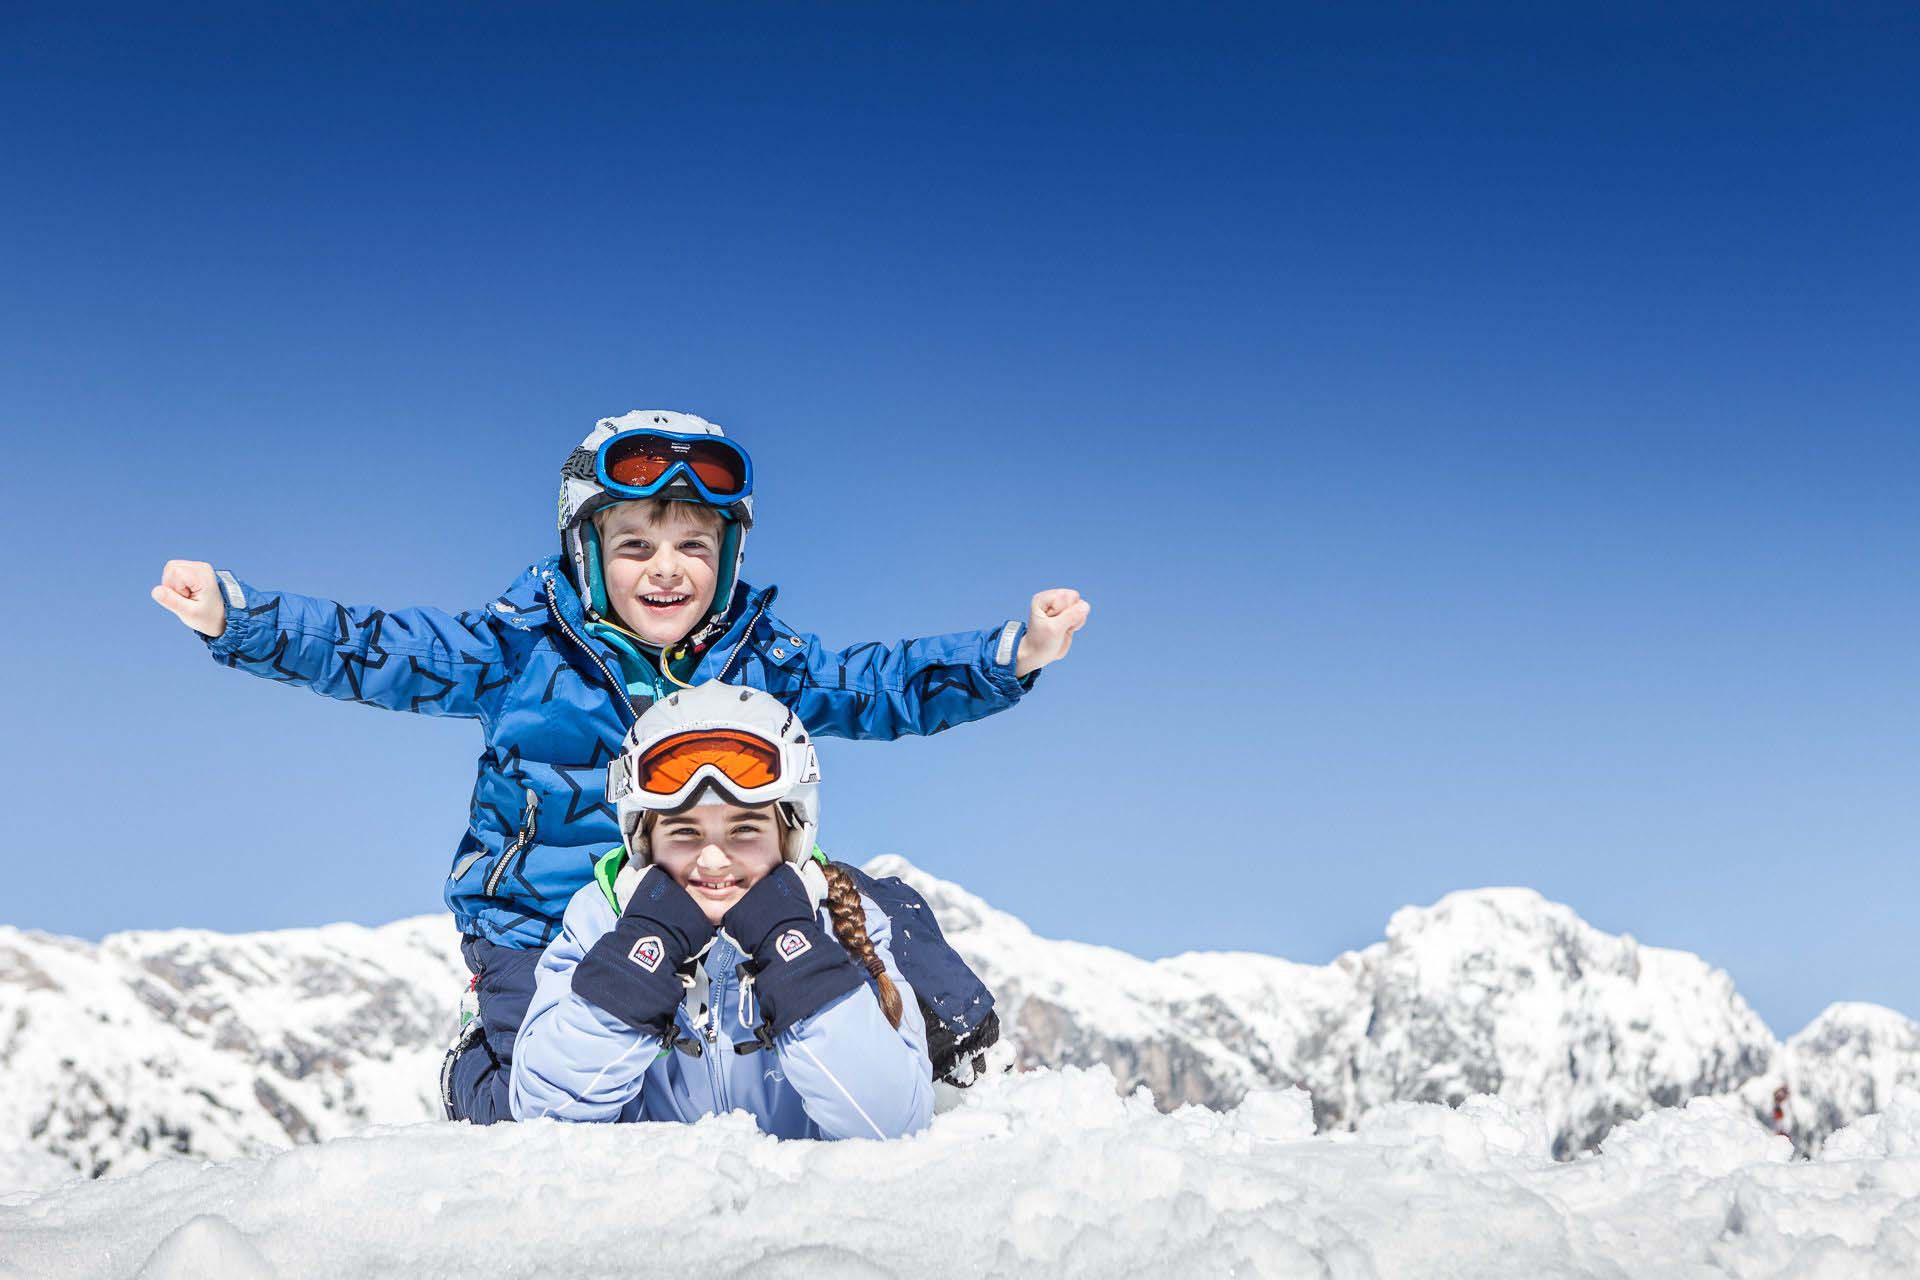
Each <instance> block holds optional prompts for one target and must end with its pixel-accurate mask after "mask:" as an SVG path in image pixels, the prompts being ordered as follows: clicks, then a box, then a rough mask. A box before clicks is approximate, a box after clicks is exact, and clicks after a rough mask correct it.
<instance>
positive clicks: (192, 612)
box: [153, 560, 227, 636]
mask: <svg viewBox="0 0 1920 1280" xmlns="http://www.w3.org/2000/svg"><path fill="white" fill-rule="evenodd" d="M153 598H154V601H155V602H156V603H158V604H159V606H160V607H161V608H163V609H165V610H167V611H168V612H170V613H172V614H173V616H174V617H176V618H178V619H180V621H182V622H184V623H186V624H187V625H188V626H190V627H192V628H193V629H194V630H195V631H198V632H199V633H200V634H201V635H203V636H217V635H219V634H220V633H221V632H222V631H225V630H226V629H227V602H226V600H224V599H223V598H222V597H221V595H220V583H219V582H218V580H216V579H215V578H214V576H213V566H212V565H210V564H208V563H207V562H206V561H204V560H169V561H167V567H166V568H164V569H162V570H161V571H160V585H159V586H157V587H155V588H154V589H153Z"/></svg>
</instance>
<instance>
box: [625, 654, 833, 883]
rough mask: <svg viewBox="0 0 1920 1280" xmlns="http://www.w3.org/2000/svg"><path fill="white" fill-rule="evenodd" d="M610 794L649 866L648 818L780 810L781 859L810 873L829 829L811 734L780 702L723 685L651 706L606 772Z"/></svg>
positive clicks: (633, 851) (635, 854)
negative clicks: (698, 811)
mask: <svg viewBox="0 0 1920 1280" xmlns="http://www.w3.org/2000/svg"><path fill="white" fill-rule="evenodd" d="M606 794H607V800H608V801H609V802H610V803H611V804H612V805H613V806H614V812H615V814H616V815H617V817H618V819H619V823H620V837H621V839H622V840H623V841H624V842H625V844H626V847H627V852H628V854H630V855H631V857H632V858H633V860H634V862H635V863H637V864H638V865H640V866H642V867H644V866H646V865H648V864H650V863H651V862H652V861H653V853H652V850H651V849H649V848H648V846H647V841H646V840H645V839H644V838H643V837H642V836H641V832H640V826H641V823H642V821H643V820H644V819H645V817H646V815H647V814H649V813H671V812H675V811H677V810H680V809H685V808H689V807H691V806H693V805H697V804H724V803H732V804H739V805H743V806H754V805H762V804H768V803H773V804H776V805H778V806H779V809H780V811H781V817H782V822H783V826H784V827H785V832H784V834H783V836H782V840H781V850H780V852H781V856H782V857H783V858H784V859H785V860H786V861H788V862H791V863H795V864H798V865H800V866H801V867H802V868H803V869H804V868H805V867H806V866H809V865H811V862H810V859H809V858H808V855H809V854H811V853H812V852H813V843H814V838H815V836H816V835H817V834H818V832H819V830H820V761H819V758H818V757H817V756H816V755H815V754H814V749H813V739H812V737H811V736H810V735H809V734H808V733H807V729H806V726H805V725H803V724H801V723H800V718H799V717H798V716H796V715H794V713H793V711H792V710H791V709H790V708H788V707H787V706H786V705H785V704H784V703H782V702H781V701H780V700H779V699H778V698H775V697H774V696H773V695H772V694H770V693H766V692H764V691H762V690H759V689H750V688H745V687H742V686H740V685H730V684H721V683H720V682H719V681H717V680H710V681H708V682H707V683H705V684H701V685H695V686H694V687H693V688H691V689H682V690H680V691H679V692H677V693H672V694H669V695H667V696H666V697H665V698H662V699H660V700H659V701H656V702H655V703H654V704H653V705H652V706H650V707H648V708H647V710H646V713H645V714H644V715H642V716H641V717H640V719H639V720H638V721H636V722H635V723H634V726H633V728H631V729H629V730H627V736H626V739H625V740H624V741H623V742H622V743H621V744H620V754H619V755H618V756H617V757H615V758H614V759H613V761H612V762H610V763H609V764H608V765H607V792H606Z"/></svg>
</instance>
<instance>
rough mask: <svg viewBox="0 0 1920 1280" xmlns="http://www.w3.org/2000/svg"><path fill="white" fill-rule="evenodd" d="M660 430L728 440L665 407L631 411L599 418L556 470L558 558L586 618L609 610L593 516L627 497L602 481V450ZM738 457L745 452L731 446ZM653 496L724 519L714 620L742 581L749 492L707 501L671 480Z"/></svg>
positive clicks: (701, 422)
mask: <svg viewBox="0 0 1920 1280" xmlns="http://www.w3.org/2000/svg"><path fill="white" fill-rule="evenodd" d="M645 431H652V432H659V433H661V434H663V435H667V436H681V437H685V436H716V437H718V438H719V439H722V440H725V439H726V438H727V436H726V432H724V431H722V430H721V429H720V428H719V427H717V426H715V425H714V424H713V423H711V422H708V421H707V420H706V419H705V418H701V417H696V416H695V415H693V414H691V413H674V412H672V411H671V410H668V409H635V410H633V411H631V412H629V413H623V414H621V415H620V416H619V417H617V418H602V419H600V421H599V422H598V423H596V424H594V428H593V430H592V431H589V432H588V433H587V436H586V438H585V439H584V440H582V441H581V442H580V443H579V445H578V446H577V447H575V449H574V451H573V452H572V453H570V454H568V455H567V460H566V461H565V462H564V463H562V464H561V466H560V558H561V560H563V561H564V562H565V565H566V569H567V573H568V575H569V576H570V577H571V578H572V579H573V585H574V587H575V588H576V589H577V590H578V591H579V592H580V599H581V601H582V602H583V603H584V604H585V606H586V608H587V611H588V613H589V614H590V615H593V616H595V617H596V618H597V617H598V616H599V615H600V614H601V613H602V612H603V611H604V610H605V609H606V608H607V600H606V591H605V588H604V587H603V586H602V585H601V577H600V573H601V568H600V542H599V537H598V535H597V534H596V533H595V532H594V527H593V516H594V513H595V512H598V511H601V510H604V509H605V508H607V507H610V506H612V505H613V504H615V503H617V502H626V501H628V500H629V499H628V498H627V497H626V496H625V495H623V494H619V493H614V492H611V491H609V490H608V489H607V488H606V486H605V485H603V484H602V483H601V481H600V472H599V465H598V463H599V456H600V448H601V446H602V445H604V444H606V443H607V442H608V441H609V440H611V439H613V438H614V437H615V436H618V435H622V434H625V433H629V432H645ZM734 449H735V451H736V452H739V453H740V454H741V456H742V457H744V456H745V451H744V450H740V449H739V448H738V446H734ZM652 496H654V497H659V498H666V499H670V500H674V501H680V502H695V503H699V504H700V505H702V506H711V507H713V509H714V510H716V511H718V512H720V514H721V515H722V516H723V517H725V519H726V531H725V535H724V537H723V538H722V545H721V547H720V557H719V565H718V568H719V570H720V572H719V574H718V581H717V582H716V583H715V590H714V593H713V609H712V613H711V614H710V616H709V618H708V624H709V625H711V624H713V623H716V622H718V620H719V619H720V618H721V617H723V616H724V615H725V614H726V612H727V607H728V606H729V605H730V604H731V603H732V602H733V587H734V584H735V583H737V582H738V581H739V580H740V563H741V561H742V560H744V559H745V558H746V544H747V530H748V529H749V528H751V527H752V526H753V494H752V491H751V488H749V491H748V492H747V494H746V495H745V496H744V497H741V498H739V499H738V500H736V501H734V502H730V503H716V502H709V501H708V500H707V499H706V498H705V497H704V496H703V495H701V494H700V493H699V492H698V491H697V490H696V489H695V488H694V487H693V485H692V484H691V483H689V482H688V481H686V480H685V479H684V478H679V479H675V480H674V481H673V482H672V483H670V484H668V485H667V486H665V487H664V488H662V489H661V490H660V491H659V492H658V493H656V494H654V495H652Z"/></svg>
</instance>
